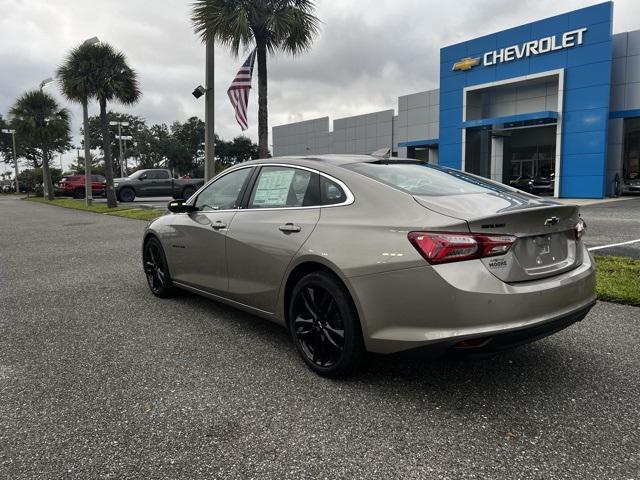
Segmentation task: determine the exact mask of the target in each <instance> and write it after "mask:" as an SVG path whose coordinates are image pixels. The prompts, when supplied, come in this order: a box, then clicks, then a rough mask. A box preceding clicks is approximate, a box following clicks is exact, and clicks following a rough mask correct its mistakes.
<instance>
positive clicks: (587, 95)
mask: <svg viewBox="0 0 640 480" xmlns="http://www.w3.org/2000/svg"><path fill="white" fill-rule="evenodd" d="M610 93H611V85H610V84H608V83H607V84H603V85H595V86H593V87H584V88H574V89H572V90H565V96H564V111H565V112H572V111H574V110H588V109H590V108H608V107H609V100H610V99H609V96H610ZM601 126H603V125H601ZM605 126H606V125H605Z"/></svg>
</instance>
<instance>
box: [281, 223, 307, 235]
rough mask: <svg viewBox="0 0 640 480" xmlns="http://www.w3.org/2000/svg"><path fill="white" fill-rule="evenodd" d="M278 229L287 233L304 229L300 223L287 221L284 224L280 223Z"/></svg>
mask: <svg viewBox="0 0 640 480" xmlns="http://www.w3.org/2000/svg"><path fill="white" fill-rule="evenodd" d="M278 230H280V231H281V232H285V233H292V232H299V231H300V230H302V228H300V226H299V225H294V224H293V223H291V222H289V223H285V224H284V225H280V226H279V227H278Z"/></svg>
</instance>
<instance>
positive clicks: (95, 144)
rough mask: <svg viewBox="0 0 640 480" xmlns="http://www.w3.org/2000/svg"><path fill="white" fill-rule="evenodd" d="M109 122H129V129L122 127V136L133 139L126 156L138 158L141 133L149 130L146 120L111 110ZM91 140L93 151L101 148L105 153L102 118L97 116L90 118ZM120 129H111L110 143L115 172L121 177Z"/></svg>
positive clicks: (129, 142)
mask: <svg viewBox="0 0 640 480" xmlns="http://www.w3.org/2000/svg"><path fill="white" fill-rule="evenodd" d="M107 121H108V122H112V121H113V122H128V123H129V126H128V127H122V135H130V136H132V137H133V140H131V141H127V142H126V149H127V150H126V154H125V155H126V156H125V158H130V157H138V156H139V154H140V153H139V151H138V149H137V145H138V143H139V141H140V132H142V131H143V130H144V129H146V128H147V124H146V122H145V120H144V119H143V118H141V117H138V116H136V115H130V114H128V113H121V112H114V111H113V110H109V111H108V112H107ZM88 123H89V138H90V145H89V146H90V147H91V149H96V148H99V149H100V150H102V151H103V152H104V144H103V143H102V124H101V123H100V116H98V115H95V116H91V117H89V122H88ZM117 128H118V127H111V129H112V130H111V131H112V133H113V135H112V136H111V137H110V139H109V141H110V143H111V145H110V147H111V152H112V153H113V160H112V162H113V170H114V172H116V173H115V174H116V175H119V173H118V172H120V170H121V166H120V155H119V153H120V152H119V149H120V145H119V143H118V139H117V138H116V132H117V130H116V129H117ZM80 133H82V135H84V128H81V129H80ZM83 144H84V142H83Z"/></svg>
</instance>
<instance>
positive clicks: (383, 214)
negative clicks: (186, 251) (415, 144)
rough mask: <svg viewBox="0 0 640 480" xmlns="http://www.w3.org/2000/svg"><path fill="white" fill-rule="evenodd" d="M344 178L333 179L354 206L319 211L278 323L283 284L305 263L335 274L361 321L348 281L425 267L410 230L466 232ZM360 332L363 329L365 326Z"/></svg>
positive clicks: (394, 195)
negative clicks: (344, 187) (345, 188)
mask: <svg viewBox="0 0 640 480" xmlns="http://www.w3.org/2000/svg"><path fill="white" fill-rule="evenodd" d="M338 173H339V172H338ZM348 173H349V174H350V175H347V174H345V175H340V176H339V175H335V177H336V178H338V179H340V180H341V181H343V182H344V183H345V184H346V185H347V186H348V187H349V188H350V190H351V192H352V193H353V195H354V202H353V203H352V204H351V205H344V206H336V207H323V208H322V209H321V212H320V219H319V221H318V224H317V225H316V228H315V230H314V231H313V233H312V234H311V235H310V237H309V238H308V239H307V241H306V242H305V243H304V244H303V246H302V247H301V248H300V250H299V251H298V253H297V254H296V256H295V257H294V259H293V261H292V262H291V264H290V265H289V268H288V270H287V274H286V275H285V277H284V279H283V284H282V286H281V288H280V295H279V300H280V302H279V304H280V305H279V308H278V309H277V311H278V312H279V314H280V315H281V316H282V318H284V309H285V308H286V306H285V305H284V302H285V300H284V294H285V288H284V287H285V285H286V280H287V278H288V276H289V275H290V273H291V272H292V271H293V270H294V269H295V268H296V267H298V266H299V265H301V264H303V263H305V262H316V263H320V264H322V265H325V266H326V267H327V268H329V269H331V270H332V271H333V272H334V273H336V275H338V276H339V277H340V278H341V279H342V281H343V282H344V283H345V285H346V286H347V288H348V289H349V290H350V292H351V294H352V297H353V299H354V303H355V304H356V308H357V309H358V312H359V313H360V316H361V318H362V316H363V315H364V313H365V312H364V309H363V308H362V306H361V305H360V299H359V298H358V296H357V292H355V291H354V290H353V289H352V286H351V278H353V277H361V276H367V275H374V274H379V273H383V272H389V271H394V270H404V269H410V268H416V267H422V266H424V265H425V264H426V261H425V260H424V259H423V258H422V256H421V255H420V254H419V253H418V252H417V251H416V250H415V248H414V247H413V245H412V244H411V243H410V242H409V240H408V238H407V234H408V232H409V231H413V230H427V229H428V230H456V231H468V227H467V224H466V222H464V221H461V220H458V219H454V218H451V217H448V216H445V215H441V214H438V213H436V212H433V211H430V210H428V209H426V208H424V207H422V206H420V205H419V204H418V203H417V202H415V200H414V199H413V197H412V196H410V195H408V194H406V193H404V192H401V191H399V190H395V189H393V188H391V187H388V186H386V185H383V184H381V183H379V182H376V181H374V180H370V179H368V178H366V177H362V176H361V175H358V174H355V173H352V172H348ZM350 176H352V178H349V177H350ZM390 288H391V286H390ZM363 330H366V326H365V325H364V324H363Z"/></svg>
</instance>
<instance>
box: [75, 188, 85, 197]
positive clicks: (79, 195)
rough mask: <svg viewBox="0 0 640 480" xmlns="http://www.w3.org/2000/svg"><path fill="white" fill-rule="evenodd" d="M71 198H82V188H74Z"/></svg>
mask: <svg viewBox="0 0 640 480" xmlns="http://www.w3.org/2000/svg"><path fill="white" fill-rule="evenodd" d="M73 198H84V188H76V189H75V190H74V191H73Z"/></svg>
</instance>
